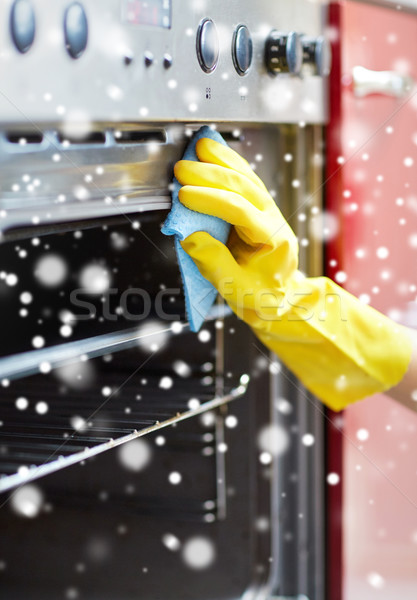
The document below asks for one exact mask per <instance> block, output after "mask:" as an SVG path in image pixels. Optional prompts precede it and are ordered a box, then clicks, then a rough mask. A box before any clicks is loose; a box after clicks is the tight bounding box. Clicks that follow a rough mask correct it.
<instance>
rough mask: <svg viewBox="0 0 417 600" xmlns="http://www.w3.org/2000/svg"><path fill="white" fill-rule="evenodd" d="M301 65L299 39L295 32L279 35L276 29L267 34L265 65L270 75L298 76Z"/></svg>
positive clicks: (301, 49)
mask: <svg viewBox="0 0 417 600" xmlns="http://www.w3.org/2000/svg"><path fill="white" fill-rule="evenodd" d="M302 64H303V46H302V44H301V37H300V35H299V34H298V33H296V32H295V31H291V33H288V34H287V33H281V32H280V31H277V30H276V29H274V30H272V31H271V33H270V34H269V37H268V39H267V40H266V44H265V65H266V68H267V69H268V71H269V72H270V73H273V74H274V75H277V74H278V73H291V74H293V75H298V74H299V73H300V71H301V67H302Z"/></svg>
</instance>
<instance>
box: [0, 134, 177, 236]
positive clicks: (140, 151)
mask: <svg viewBox="0 0 417 600" xmlns="http://www.w3.org/2000/svg"><path fill="white" fill-rule="evenodd" d="M48 127H49V128H48V129H47V130H43V129H41V128H40V127H37V126H35V125H33V127H32V129H30V130H28V129H27V128H26V129H19V128H16V129H14V130H5V131H2V132H0V153H1V156H2V189H1V193H0V231H1V232H4V231H7V230H10V229H14V228H22V227H25V228H26V227H31V228H33V227H36V228H37V229H39V228H42V227H44V228H45V227H50V226H51V224H55V223H59V222H70V221H85V220H88V219H98V218H102V217H110V216H119V217H120V216H123V215H127V214H129V213H134V212H139V213H140V212H143V211H149V210H164V209H168V208H169V207H170V196H169V191H168V189H169V183H170V179H171V177H172V170H171V168H169V167H170V165H173V163H174V162H175V160H177V159H178V158H179V157H180V153H181V149H182V147H183V145H185V143H186V140H185V137H184V131H183V130H180V129H179V128H178V127H173V126H169V125H167V126H166V127H165V128H161V127H159V128H151V129H150V128H149V127H148V128H143V127H141V126H140V125H138V126H137V127H135V128H134V129H132V127H129V126H128V125H126V126H124V127H121V128H120V131H119V130H115V129H114V126H111V125H109V124H106V123H104V124H97V125H95V129H94V131H93V132H89V133H88V135H86V136H85V137H82V136H81V137H80V139H68V136H65V135H63V134H62V133H61V132H60V130H59V125H58V124H57V125H56V127H54V128H53V126H52V125H50V126H48ZM167 167H168V168H167ZM127 218H128V217H127Z"/></svg>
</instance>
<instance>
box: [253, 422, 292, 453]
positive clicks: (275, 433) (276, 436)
mask: <svg viewBox="0 0 417 600" xmlns="http://www.w3.org/2000/svg"><path fill="white" fill-rule="evenodd" d="M289 443H290V438H289V435H288V433H287V431H286V430H285V429H284V427H282V426H281V425H275V424H273V425H266V426H265V427H263V428H262V429H261V431H260V432H259V434H258V446H259V449H260V450H261V451H262V452H269V454H272V455H273V456H279V455H281V454H284V452H285V451H286V450H287V448H288V446H289Z"/></svg>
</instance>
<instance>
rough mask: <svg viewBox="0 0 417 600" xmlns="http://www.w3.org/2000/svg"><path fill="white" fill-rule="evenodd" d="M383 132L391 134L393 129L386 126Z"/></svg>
mask: <svg viewBox="0 0 417 600" xmlns="http://www.w3.org/2000/svg"><path fill="white" fill-rule="evenodd" d="M385 131H386V132H387V133H388V134H391V133H393V131H394V127H391V125H388V127H386V128H385Z"/></svg>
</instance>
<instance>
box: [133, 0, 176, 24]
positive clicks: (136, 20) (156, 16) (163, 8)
mask: <svg viewBox="0 0 417 600" xmlns="http://www.w3.org/2000/svg"><path fill="white" fill-rule="evenodd" d="M122 15H123V16H122V18H123V21H124V22H125V23H130V24H131V25H151V26H152V27H164V28H165V29H169V28H170V27H171V0H123V2H122Z"/></svg>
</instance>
